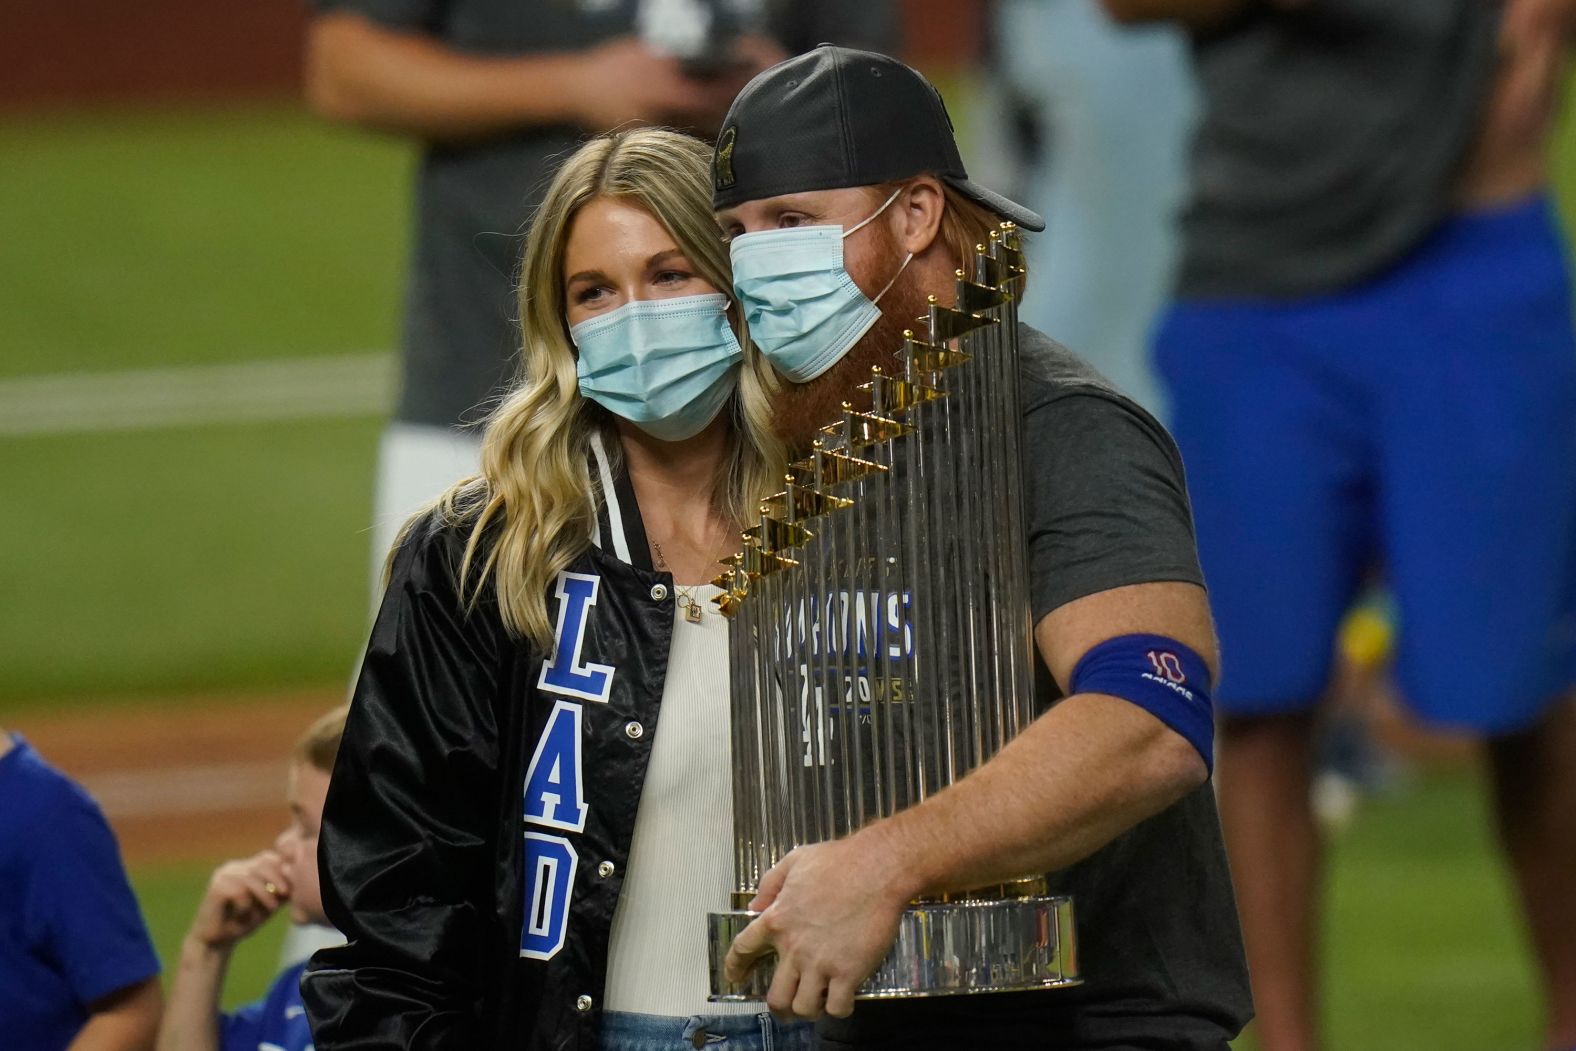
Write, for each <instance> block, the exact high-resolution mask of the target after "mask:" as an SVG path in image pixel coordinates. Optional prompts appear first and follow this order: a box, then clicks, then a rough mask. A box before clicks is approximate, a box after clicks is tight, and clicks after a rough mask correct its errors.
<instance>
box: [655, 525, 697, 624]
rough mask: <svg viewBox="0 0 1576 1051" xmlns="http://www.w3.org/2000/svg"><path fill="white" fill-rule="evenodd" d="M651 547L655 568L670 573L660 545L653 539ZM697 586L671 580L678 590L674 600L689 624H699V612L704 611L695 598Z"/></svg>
mask: <svg viewBox="0 0 1576 1051" xmlns="http://www.w3.org/2000/svg"><path fill="white" fill-rule="evenodd" d="M651 547H652V549H653V550H654V551H656V553H657V568H658V569H659V570H662V571H663V572H664V573H672V572H673V570H672V569H671V568H670V567H669V566H668V560H667V557H666V556H665V555H663V553H662V545H661V544H659V543H657V542H656V541H655V540H653V541H652V542H651ZM698 587H700V585H699V584H692V585H690V586H689V587H685V586H684V585H683V584H680V583H679V582H678V581H677V580H674V581H673V588H674V590H676V591H677V592H678V597H677V598H676V599H674V601H675V602H677V603H678V607H679V609H681V610H683V611H684V619H685V620H687V621H689V622H690V623H691V624H699V623H700V618H701V614H702V613H704V612H705V611H704V610H703V609H702V607H701V604H700V602H699V601H698V600H697V599H696V598H695V589H696V588H698Z"/></svg>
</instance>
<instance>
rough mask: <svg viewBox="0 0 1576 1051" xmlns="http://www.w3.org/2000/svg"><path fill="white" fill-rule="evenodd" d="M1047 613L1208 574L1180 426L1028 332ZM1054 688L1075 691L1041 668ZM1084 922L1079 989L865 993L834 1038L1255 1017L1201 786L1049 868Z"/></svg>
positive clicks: (1034, 530) (944, 1042)
mask: <svg viewBox="0 0 1576 1051" xmlns="http://www.w3.org/2000/svg"><path fill="white" fill-rule="evenodd" d="M1019 340H1020V352H1021V355H1022V362H1023V364H1022V369H1021V374H1022V384H1023V386H1022V394H1023V450H1024V464H1025V473H1024V488H1025V503H1026V505H1027V506H1026V513H1027V515H1028V522H1027V523H1026V526H1027V530H1028V542H1029V572H1030V592H1031V601H1032V602H1033V605H1034V618H1035V620H1036V621H1038V620H1039V619H1040V618H1041V617H1043V616H1045V614H1047V613H1049V612H1050V611H1051V610H1053V609H1055V608H1057V607H1058V606H1061V605H1064V604H1066V603H1068V602H1071V601H1073V600H1074V599H1077V598H1082V597H1084V596H1086V595H1092V594H1095V593H1097V592H1100V591H1107V590H1109V589H1111V588H1116V587H1122V586H1124V585H1127V584H1141V583H1151V582H1156V581H1186V582H1189V583H1194V584H1202V583H1203V575H1202V573H1201V572H1200V571H1199V567H1198V558H1197V555H1196V553H1195V550H1194V540H1193V520H1192V513H1191V511H1190V509H1189V505H1188V498H1187V486H1186V483H1185V481H1184V479H1183V471H1182V459H1181V457H1180V456H1179V455H1178V453H1177V448H1176V445H1175V443H1174V442H1172V440H1171V436H1170V435H1168V434H1167V433H1166V431H1165V428H1163V427H1161V426H1160V424H1159V423H1157V422H1155V419H1154V417H1152V416H1150V415H1149V414H1148V413H1147V412H1145V411H1144V410H1143V409H1141V408H1139V407H1138V405H1137V404H1135V403H1134V402H1133V401H1132V400H1130V399H1129V398H1127V397H1125V396H1124V395H1122V394H1119V393H1118V392H1117V391H1115V390H1114V389H1112V388H1111V386H1110V385H1109V384H1107V383H1106V382H1105V381H1104V380H1103V379H1102V378H1101V377H1100V376H1099V374H1098V373H1096V372H1095V371H1094V370H1093V369H1091V368H1090V367H1089V366H1088V365H1087V364H1085V363H1084V362H1083V361H1081V360H1080V359H1079V358H1077V357H1076V356H1075V355H1073V354H1072V352H1070V351H1069V350H1067V348H1065V347H1063V346H1061V345H1060V344H1058V343H1056V342H1054V341H1052V340H1050V339H1048V338H1047V337H1045V336H1044V335H1042V334H1040V333H1039V332H1036V331H1035V330H1033V329H1031V328H1029V327H1027V326H1019ZM1037 667H1038V671H1039V674H1040V678H1041V682H1040V694H1041V698H1042V700H1043V701H1045V702H1046V703H1050V702H1052V701H1054V699H1056V698H1057V697H1059V696H1060V690H1059V689H1058V687H1057V686H1056V684H1055V683H1053V682H1052V681H1051V679H1050V676H1049V674H1048V673H1046V671H1045V669H1044V667H1043V665H1039V666H1037ZM1051 886H1052V890H1053V892H1054V893H1059V894H1070V895H1072V897H1073V902H1074V905H1073V908H1074V912H1075V915H1076V917H1077V924H1078V938H1079V956H1080V966H1081V969H1082V973H1083V978H1084V984H1083V985H1082V986H1080V987H1078V988H1074V989H1058V990H1048V991H1045V992H1032V993H1005V994H998V995H988V996H962V997H938V998H936V999H932V1000H911V1001H906V1002H898V1003H894V1002H882V1001H866V1002H862V1003H860V1004H859V1005H858V1008H857V1009H856V1010H855V1011H854V1013H853V1015H852V1016H851V1017H850V1018H848V1019H828V1020H826V1021H824V1022H822V1023H821V1025H820V1027H819V1029H820V1034H821V1037H822V1039H823V1042H824V1045H825V1046H826V1047H827V1048H829V1049H835V1048H839V1047H844V1046H852V1047H858V1048H861V1049H866V1048H870V1049H873V1048H892V1049H898V1048H902V1049H904V1051H912V1049H923V1048H931V1047H934V1048H958V1047H1013V1048H1018V1047H1022V1048H1058V1049H1059V1048H1078V1047H1115V1046H1127V1045H1132V1046H1143V1047H1152V1046H1160V1044H1161V1042H1165V1043H1164V1046H1166V1047H1175V1048H1179V1049H1181V1048H1190V1049H1191V1048H1196V1049H1199V1051H1202V1049H1205V1048H1207V1049H1210V1051H1223V1049H1224V1046H1225V1041H1226V1040H1228V1039H1230V1038H1232V1037H1234V1036H1236V1034H1237V1033H1238V1032H1239V1031H1240V1030H1241V1029H1242V1027H1243V1026H1244V1025H1245V1024H1247V1021H1248V1019H1249V1017H1250V1016H1251V1014H1252V1002H1251V999H1250V997H1249V993H1248V974H1247V964H1246V962H1245V960H1244V957H1243V952H1242V937H1241V934H1240V932H1239V930H1238V926H1237V910H1236V901H1235V899H1234V897H1233V895H1232V890H1231V877H1230V875H1229V873H1228V870H1227V867H1226V853H1225V848H1224V845H1223V843H1222V840H1221V834H1220V822H1219V817H1218V815H1217V814H1216V810H1215V797H1214V793H1213V792H1212V790H1211V788H1210V786H1209V785H1203V786H1201V787H1199V788H1198V789H1196V790H1195V791H1193V792H1192V793H1190V794H1189V795H1188V796H1186V797H1185V798H1184V799H1182V800H1181V801H1180V802H1178V803H1176V804H1174V805H1172V806H1171V807H1170V808H1169V809H1167V810H1165V811H1163V812H1161V813H1159V814H1157V815H1155V816H1154V817H1152V818H1150V819H1148V820H1147V821H1144V822H1142V823H1140V824H1139V825H1137V826H1135V827H1134V828H1132V829H1129V830H1128V831H1127V832H1125V833H1123V834H1122V835H1120V836H1118V837H1117V838H1116V839H1115V840H1113V841H1112V842H1111V843H1109V844H1108V845H1106V846H1105V847H1104V848H1102V849H1101V850H1099V851H1096V852H1095V853H1094V854H1092V855H1090V856H1089V857H1088V858H1086V859H1084V860H1083V861H1081V862H1079V863H1078V864H1076V865H1074V866H1072V867H1071V868H1068V869H1065V870H1063V871H1061V872H1057V873H1053V874H1051Z"/></svg>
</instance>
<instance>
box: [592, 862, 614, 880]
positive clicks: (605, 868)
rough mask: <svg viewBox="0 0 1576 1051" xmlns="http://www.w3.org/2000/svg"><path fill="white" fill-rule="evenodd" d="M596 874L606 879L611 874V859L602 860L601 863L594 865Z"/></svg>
mask: <svg viewBox="0 0 1576 1051" xmlns="http://www.w3.org/2000/svg"><path fill="white" fill-rule="evenodd" d="M596 874H597V875H598V876H601V877H602V878H603V879H607V878H608V877H609V876H611V875H612V874H613V863H612V862H611V861H604V862H602V864H600V865H598V866H597V867H596Z"/></svg>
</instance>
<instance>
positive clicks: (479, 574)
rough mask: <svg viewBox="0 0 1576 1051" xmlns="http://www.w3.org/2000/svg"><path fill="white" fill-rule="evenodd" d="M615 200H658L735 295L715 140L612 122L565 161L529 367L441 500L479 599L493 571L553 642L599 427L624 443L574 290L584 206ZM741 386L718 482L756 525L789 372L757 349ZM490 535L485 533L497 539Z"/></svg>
mask: <svg viewBox="0 0 1576 1051" xmlns="http://www.w3.org/2000/svg"><path fill="white" fill-rule="evenodd" d="M602 197H611V198H615V199H618V200H622V201H626V202H630V203H633V204H636V205H638V206H640V207H641V208H644V209H645V210H646V211H647V212H649V213H650V214H651V215H652V216H653V217H654V218H655V219H656V220H657V221H658V222H660V223H661V224H662V226H663V227H664V229H666V230H667V231H668V233H669V234H671V235H672V236H673V240H674V243H675V244H677V245H678V247H679V249H680V250H681V251H683V253H684V254H685V256H687V257H688V259H689V261H690V264H691V265H692V266H694V267H695V270H696V273H698V274H699V275H700V276H702V277H704V278H705V279H706V281H708V282H709V283H710V284H712V285H713V286H715V287H716V288H717V289H718V290H720V291H723V292H725V293H731V291H732V289H733V277H732V270H731V266H730V263H729V258H728V247H727V245H726V244H725V243H724V241H723V239H722V235H721V233H720V231H719V230H718V228H717V223H716V220H715V219H714V218H713V216H712V211H711V147H710V146H708V145H707V144H706V143H704V142H701V141H700V140H699V139H696V138H693V137H691V136H689V135H683V134H680V133H678V132H674V131H667V130H663V129H651V128H645V129H638V130H632V131H619V132H611V133H608V134H606V135H601V136H598V137H597V138H595V139H592V140H591V141H590V142H587V143H586V144H585V145H584V146H582V147H581V148H580V149H579V150H577V151H576V152H575V153H574V154H573V155H572V156H571V157H570V158H569V159H568V160H567V161H565V162H564V165H563V167H562V168H560V169H559V171H558V174H557V175H556V176H555V177H554V178H553V181H552V184H551V185H550V186H549V187H548V190H547V196H546V197H545V198H544V200H543V201H542V205H541V207H540V208H539V209H538V210H537V212H536V215H535V217H534V219H533V220H532V223H531V231H530V235H529V237H528V238H527V241H526V246H525V255H524V260H523V263H522V267H521V279H520V290H519V292H520V327H521V332H522V335H523V339H522V353H521V358H522V362H521V371H520V374H519V377H518V379H517V380H516V384H515V386H514V388H513V389H512V390H511V391H510V392H509V393H508V394H507V395H506V396H505V397H504V399H503V400H502V402H501V403H500V404H499V405H498V407H497V408H496V409H495V410H494V411H493V412H492V414H491V415H490V416H489V417H488V420H487V426H486V431H485V433H484V435H483V438H482V463H481V467H482V470H481V474H480V475H478V476H476V477H474V478H470V479H467V480H465V481H463V482H460V483H458V484H457V485H455V486H454V487H453V488H451V489H450V490H449V491H448V492H447V493H445V494H444V495H443V496H442V497H440V498H439V499H438V501H437V503H436V507H437V510H438V515H437V517H436V522H437V524H448V525H461V526H464V527H468V528H469V530H470V533H469V537H468V539H467V542H466V546H465V557H464V560H463V561H462V563H461V566H460V587H461V591H462V594H464V595H465V596H466V599H467V602H468V603H469V604H470V605H471V606H474V605H475V604H476V602H477V601H478V599H479V598H480V597H481V595H482V593H483V591H484V589H485V588H486V585H487V584H488V583H489V581H490V582H491V583H492V584H493V587H494V590H495V592H496V594H497V601H498V609H499V613H500V614H501V616H502V619H503V622H504V624H505V626H506V627H507V628H508V629H509V630H510V631H511V632H512V633H514V634H515V635H517V636H521V637H524V638H526V639H529V640H531V641H532V642H535V643H536V644H538V645H540V646H542V647H544V648H545V647H547V646H548V645H550V644H551V641H552V634H553V624H552V620H551V619H550V617H549V613H548V608H547V599H548V589H549V588H550V587H551V585H552V583H553V581H554V580H556V579H557V577H558V574H559V573H560V572H561V571H562V570H564V569H566V568H567V567H568V566H569V564H570V563H571V562H573V561H574V559H575V558H576V557H577V556H579V555H580V554H581V553H582V552H584V551H585V549H586V548H587V547H589V546H590V543H591V533H592V530H593V528H594V526H595V522H596V516H597V512H598V509H599V508H600V506H601V504H602V501H603V499H604V495H603V494H602V492H601V491H600V484H599V483H598V481H597V480H596V478H595V477H594V475H593V473H592V471H591V469H590V466H589V458H590V455H591V436H592V435H593V434H594V433H601V434H602V436H603V445H604V448H605V449H606V451H607V454H608V456H609V457H616V456H618V455H619V452H620V448H621V447H620V445H619V440H618V433H617V430H616V429H615V427H614V425H613V421H612V417H611V416H610V415H609V414H608V413H607V412H606V411H605V410H603V409H602V408H601V407H600V406H598V405H597V404H596V403H594V402H591V401H588V400H587V399H585V398H582V397H581V395H580V384H579V379H578V377H577V376H576V373H575V352H574V345H573V344H572V343H571V342H570V339H569V323H568V321H567V319H566V315H567V306H566V301H565V297H564V249H565V244H566V242H567V241H568V239H569V230H570V226H571V224H572V223H573V222H574V219H575V216H576V215H577V214H578V213H579V211H580V209H581V208H582V207H584V206H585V205H586V204H588V203H589V202H591V201H593V200H596V199H598V198H602ZM733 327H734V331H735V332H736V333H737V335H738V337H739V344H740V345H741V346H742V347H743V348H744V355H745V356H744V364H743V366H742V367H741V370H740V378H739V386H738V389H737V390H736V392H735V393H734V396H733V398H732V399H731V400H730V402H729V404H728V406H727V407H726V408H725V409H724V410H723V411H724V413H725V414H726V415H727V418H728V419H729V421H730V422H731V424H732V428H733V435H734V440H733V442H732V443H731V449H730V452H729V454H728V455H727V456H726V457H724V459H723V462H722V464H721V466H720V468H719V471H718V475H717V478H716V481H715V484H714V487H713V505H714V507H715V509H716V511H717V513H718V514H719V515H721V516H722V517H723V518H725V519H727V520H728V521H731V522H736V523H743V522H744V521H745V519H746V517H747V515H748V514H749V513H750V512H752V511H753V510H754V508H755V506H756V505H757V504H758V503H759V502H760V500H761V499H762V498H763V497H764V496H767V495H769V494H770V493H771V492H773V491H775V483H776V482H777V481H779V480H780V479H781V477H782V471H783V461H784V453H783V451H782V447H781V444H780V443H779V441H778V440H777V439H776V437H775V436H774V435H773V432H772V429H771V410H770V398H771V395H772V394H773V392H774V391H775V390H776V384H777V380H776V378H775V374H774V373H773V372H772V370H771V367H770V366H769V365H768V364H767V363H766V361H765V359H764V358H763V357H762V356H761V355H759V354H757V353H755V352H754V350H753V348H752V347H751V346H750V343H749V338H748V334H747V332H746V331H745V327H744V322H743V320H742V318H741V317H740V316H739V315H738V312H737V311H735V312H734V314H733ZM484 541H485V542H484Z"/></svg>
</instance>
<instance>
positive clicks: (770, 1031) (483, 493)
mask: <svg viewBox="0 0 1576 1051" xmlns="http://www.w3.org/2000/svg"><path fill="white" fill-rule="evenodd" d="M710 156H711V154H710V150H709V148H708V147H707V146H706V145H704V144H703V143H701V142H699V141H697V140H694V139H691V138H688V137H687V136H683V135H679V134H676V133H672V132H666V131H654V130H642V131H631V132H625V133H618V134H612V135H608V136H604V137H600V138H597V139H594V140H592V141H591V142H589V143H588V144H587V145H585V146H584V147H583V148H582V149H581V150H579V152H577V153H575V154H574V155H573V156H572V157H570V158H569V160H568V161H567V162H566V163H565V165H564V166H563V168H562V169H561V170H560V172H559V173H558V175H557V177H556V178H555V179H554V181H553V183H552V185H551V187H550V188H549V190H548V193H547V197H546V200H545V202H544V204H543V205H542V208H541V209H540V211H539V212H538V213H537V216H536V218H535V220H534V222H533V225H532V229H531V234H530V238H529V240H528V243H527V246H526V250H525V260H524V267H523V271H522V274H523V276H522V282H521V284H522V290H521V305H520V313H521V323H522V330H523V333H524V346H523V358H524V364H523V374H522V378H521V381H520V384H519V386H518V388H517V389H516V390H515V391H514V392H513V393H512V394H511V395H510V396H509V397H508V398H507V399H506V400H505V401H504V402H503V404H502V405H500V406H499V408H498V410H497V411H496V412H495V414H494V415H493V417H492V420H491V421H490V423H489V425H488V428H487V432H486V436H485V439H484V443H483V453H482V474H481V475H480V476H479V477H477V478H474V479H471V480H469V481H467V482H465V483H462V484H460V485H459V486H457V487H455V488H454V489H453V490H451V491H450V492H449V493H448V494H447V495H445V496H444V497H443V498H442V500H441V501H440V502H439V504H438V505H437V506H436V507H435V508H434V509H433V510H432V511H431V512H430V513H428V514H427V515H425V516H423V517H420V518H418V519H417V520H416V521H415V522H413V523H412V524H411V525H410V526H409V527H408V528H407V530H406V535H405V538H404V540H403V542H402V543H401V544H400V545H399V546H398V548H397V550H396V553H395V554H394V556H393V560H392V564H391V570H390V577H389V586H388V592H387V595H386V597H385V600H384V603H383V607H382V610H381V612H380V614H379V616H378V620H377V624H376V626H375V627H374V629H373V633H372V638H371V641H370V643H369V645H368V649H367V655H366V659H365V663H364V666H363V670H362V673H361V678H360V681H359V683H358V685H357V688H356V696H355V700H354V703H353V706H352V709H351V713H350V719H349V724H348V726H347V727H346V732H345V739H344V744H343V745H342V748H341V752H340V757H339V761H338V764H337V765H336V767H335V771H334V778H333V783H332V787H331V788H330V791H329V797H328V804H327V808H326V810H325V812H324V819H323V830H322V847H321V850H320V854H319V858H320V865H321V868H322V877H323V899H324V905H325V908H326V911H327V913H328V916H329V918H330V919H331V920H332V921H333V922H334V924H335V925H336V926H338V927H339V928H340V929H341V930H343V931H344V932H345V933H346V935H347V936H348V937H349V939H350V941H349V944H347V945H346V946H344V947H342V948H338V949H329V950H325V951H323V952H321V953H319V954H318V955H317V956H316V957H315V958H314V960H313V963H312V965H311V967H310V969H309V970H308V973H307V975H306V978H305V980H304V985H303V989H304V995H305V1000H306V1005H307V1010H308V1012H309V1015H310V1017H311V1020H312V1023H313V1029H314V1034H315V1038H316V1045H317V1047H318V1048H319V1049H320V1051H337V1049H341V1048H357V1049H366V1048H375V1047H376V1048H385V1047H386V1048H396V1047H397V1048H416V1049H420V1048H457V1049H466V1051H469V1049H473V1048H492V1047H508V1048H511V1049H527V1051H530V1049H548V1048H552V1049H569V1048H576V1049H586V1051H591V1049H595V1048H610V1049H634V1048H640V1049H647V1048H650V1049H656V1048H669V1047H671V1048H674V1049H675V1051H677V1049H679V1048H694V1047H708V1046H712V1047H719V1046H720V1047H725V1048H727V1049H729V1051H735V1049H749V1048H768V1047H775V1048H785V1047H795V1046H808V1042H809V1037H808V1034H807V1033H806V1032H805V1031H804V1030H800V1029H795V1028H792V1027H788V1026H785V1025H783V1024H780V1023H777V1022H775V1021H774V1020H773V1019H772V1018H771V1016H770V1015H766V1014H761V1013H759V1012H760V1009H759V1007H748V1006H744V1007H742V1008H740V1009H738V1010H735V1011H734V1012H733V1013H731V1014H730V1013H728V1009H727V1008H724V1007H722V1006H720V1005H711V1004H708V1003H707V1002H706V999H705V994H706V988H707V974H706V967H705V962H704V961H705V923H704V916H705V913H706V911H707V910H708V909H714V908H716V907H718V906H719V905H721V904H723V903H724V902H725V901H726V900H727V897H728V891H729V889H730V886H729V884H730V879H731V871H730V861H729V852H730V843H729V841H730V837H729V836H728V834H727V831H726V830H727V827H728V822H729V818H730V811H729V790H728V780H727V778H728V772H727V767H728V760H727V757H728V743H727V742H728V738H727V707H726V698H727V688H726V672H727V655H726V638H727V623H726V621H724V620H723V619H722V617H721V616H720V615H719V614H718V613H717V612H716V610H715V607H714V606H713V605H712V604H711V602H710V601H709V600H710V599H711V597H712V596H713V595H714V594H715V593H716V592H715V590H714V589H712V588H711V587H710V586H709V584H708V583H707V582H708V581H709V580H711V579H712V578H713V577H714V576H715V575H716V574H717V573H718V572H719V567H718V560H719V559H720V558H722V557H724V556H725V555H727V554H728V553H729V552H730V551H731V550H732V549H733V548H734V547H735V546H736V538H737V535H738V530H739V527H740V523H741V519H742V518H743V513H744V511H745V509H746V508H751V507H753V506H754V504H755V502H756V501H757V500H758V499H759V498H760V496H762V495H764V494H765V493H766V492H767V491H768V489H769V487H770V484H771V480H772V479H774V478H777V477H779V471H780V465H779V454H778V452H777V450H776V448H775V445H774V442H773V440H772V439H771V438H770V437H769V436H768V428H767V419H768V408H767V397H768V395H769V393H770V384H771V382H772V380H771V373H770V371H769V370H768V368H767V367H766V366H765V365H764V364H762V363H761V362H760V361H758V360H756V358H755V357H754V356H753V355H751V354H749V353H747V351H748V339H747V337H746V336H745V333H744V331H743V326H742V324H741V323H740V321H739V319H738V314H737V312H736V311H735V309H734V307H733V305H732V304H731V302H729V299H728V297H727V296H726V295H725V294H724V293H723V291H722V290H724V289H729V288H731V279H730V274H729V269H728V253H727V246H726V245H725V244H724V243H723V241H722V239H721V236H720V234H719V232H718V229H717V227H716V225H715V223H714V221H713V219H712V215H711V210H710Z"/></svg>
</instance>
